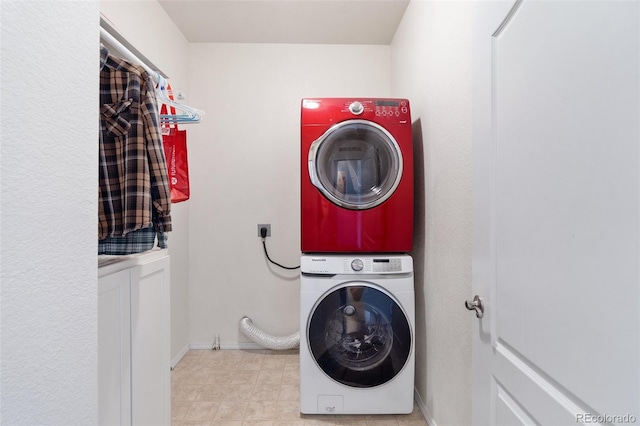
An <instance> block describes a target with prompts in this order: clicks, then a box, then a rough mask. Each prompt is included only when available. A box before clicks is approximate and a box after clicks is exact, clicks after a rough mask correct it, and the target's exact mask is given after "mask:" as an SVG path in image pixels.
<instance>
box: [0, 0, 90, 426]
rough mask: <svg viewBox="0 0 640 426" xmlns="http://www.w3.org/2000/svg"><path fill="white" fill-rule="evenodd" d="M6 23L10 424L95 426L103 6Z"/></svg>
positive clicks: (2, 261) (6, 389) (0, 410)
mask: <svg viewBox="0 0 640 426" xmlns="http://www.w3.org/2000/svg"><path fill="white" fill-rule="evenodd" d="M0 14H1V18H0V19H1V21H0V22H1V25H0V27H1V28H2V36H1V42H2V51H1V60H0V62H1V63H2V75H1V83H0V88H1V95H0V99H1V101H0V102H1V103H0V108H1V110H2V117H1V125H0V127H1V138H0V140H1V146H2V156H1V157H0V168H1V170H2V176H1V180H0V195H1V200H2V203H1V205H0V218H1V222H0V232H1V238H0V253H1V258H0V269H1V274H0V283H1V284H0V291H1V293H2V296H1V298H0V300H1V302H0V311H1V314H2V315H1V327H2V330H1V340H0V360H1V362H0V377H1V379H0V423H1V424H6V425H9V424H23V425H26V424H87V425H88V424H95V423H96V422H97V418H98V406H97V404H98V395H97V393H98V386H97V374H98V353H97V347H98V336H97V281H98V278H97V261H96V237H97V234H96V232H97V228H96V218H97V213H98V212H97V191H96V188H97V186H98V173H97V161H98V143H97V141H98V139H97V137H98V136H97V135H98V108H97V104H98V90H97V88H98V60H99V52H98V48H97V46H98V37H99V33H98V3H97V2H93V1H65V2H43V1H6V0H5V1H2V2H1V3H0Z"/></svg>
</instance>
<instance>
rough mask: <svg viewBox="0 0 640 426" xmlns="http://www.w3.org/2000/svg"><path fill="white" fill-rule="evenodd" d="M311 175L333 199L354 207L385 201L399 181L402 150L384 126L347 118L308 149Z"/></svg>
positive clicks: (363, 206)
mask: <svg viewBox="0 0 640 426" xmlns="http://www.w3.org/2000/svg"><path fill="white" fill-rule="evenodd" d="M308 161H309V164H308V166H309V177H310V179H311V182H312V183H313V185H314V186H315V187H316V188H318V189H319V190H320V192H322V193H323V194H324V196H325V197H327V198H328V199H329V200H330V201H331V202H333V203H334V204H337V205H338V206H341V207H344V208H347V209H352V210H364V209H370V208H373V207H375V206H378V205H380V204H382V203H384V202H385V201H386V200H387V199H388V198H389V197H391V195H393V192H394V191H395V190H396V188H397V187H398V185H399V184H400V179H401V178H402V152H401V151H400V147H399V145H398V143H397V142H396V140H395V138H394V137H393V136H392V135H391V133H389V132H388V131H387V130H386V129H385V128H384V127H382V126H380V125H378V124H376V123H374V122H371V121H368V120H347V121H343V122H340V123H338V124H336V125H334V126H332V127H331V128H329V130H327V131H326V132H325V133H324V134H323V135H322V136H320V138H318V139H317V140H315V141H314V142H313V143H312V144H311V147H310V149H309V156H308Z"/></svg>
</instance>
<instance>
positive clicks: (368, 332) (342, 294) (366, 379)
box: [307, 282, 412, 388]
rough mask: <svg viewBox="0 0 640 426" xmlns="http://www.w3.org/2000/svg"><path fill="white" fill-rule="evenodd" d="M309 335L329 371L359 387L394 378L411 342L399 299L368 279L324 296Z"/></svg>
mask: <svg viewBox="0 0 640 426" xmlns="http://www.w3.org/2000/svg"><path fill="white" fill-rule="evenodd" d="M307 338H308V342H307V343H308V345H309V349H310V350H311V353H312V355H313V357H314V359H315V361H316V363H317V365H318V366H319V367H320V368H321V369H322V371H324V372H325V374H327V375H328V376H329V377H331V378H332V379H333V380H335V381H337V382H339V383H342V384H344V385H347V386H351V387H358V388H368V387H374V386H379V385H382V384H384V383H386V382H388V381H390V380H391V379H393V378H394V377H395V376H396V375H397V374H398V373H399V372H400V371H401V370H402V368H403V367H404V366H405V364H406V363H407V360H408V359H409V355H410V353H411V344H412V336H411V329H410V327H409V321H408V320H407V316H406V314H405V313H404V311H403V310H402V307H401V306H400V305H399V303H398V302H397V301H396V300H395V299H394V298H393V297H392V296H391V295H390V294H389V293H387V292H386V291H384V290H383V289H382V288H381V287H378V286H375V285H373V284H370V283H364V282H352V283H349V284H348V285H344V286H342V287H339V288H337V289H333V290H331V291H330V292H329V293H327V294H325V295H324V296H323V297H322V298H321V299H320V300H319V301H318V302H317V303H316V305H315V307H314V309H313V311H312V313H311V316H310V318H309V321H308V324H307Z"/></svg>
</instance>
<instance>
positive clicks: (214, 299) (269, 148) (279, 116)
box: [189, 44, 390, 347]
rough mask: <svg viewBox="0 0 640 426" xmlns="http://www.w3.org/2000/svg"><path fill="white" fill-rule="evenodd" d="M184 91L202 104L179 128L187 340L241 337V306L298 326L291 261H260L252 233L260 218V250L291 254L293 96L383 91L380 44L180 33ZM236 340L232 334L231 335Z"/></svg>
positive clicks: (263, 324)
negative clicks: (186, 229)
mask: <svg viewBox="0 0 640 426" xmlns="http://www.w3.org/2000/svg"><path fill="white" fill-rule="evenodd" d="M189 49H190V50H189V61H190V63H189V82H190V85H191V86H192V87H194V88H197V91H195V90H194V93H193V94H192V102H193V103H194V104H195V105H198V106H199V107H200V108H202V109H204V110H205V111H206V113H207V114H206V116H205V120H203V121H202V123H201V124H199V125H198V126H195V127H194V129H193V132H192V133H191V134H190V138H191V140H190V146H189V149H190V161H191V164H190V166H191V172H192V174H191V179H192V184H193V186H192V190H193V199H192V201H191V210H190V219H189V226H190V232H191V234H190V258H191V275H190V279H191V287H190V292H191V293H190V300H191V302H190V309H189V312H190V330H191V342H194V343H199V342H202V343H204V342H208V343H210V342H211V341H212V340H213V338H214V337H215V335H216V334H220V340H221V343H222V346H223V347H225V346H226V347H237V346H238V344H239V343H238V342H240V343H244V342H248V341H249V340H248V339H246V338H245V337H244V336H242V335H241V334H239V332H238V321H239V320H240V319H241V318H242V316H243V315H247V316H249V317H250V318H251V319H252V320H253V322H254V323H255V324H256V325H257V326H258V327H260V328H262V329H264V330H265V331H267V332H269V333H272V334H276V335H284V334H289V333H293V332H295V331H297V330H298V325H299V324H298V323H299V316H298V315H299V291H300V287H299V279H298V274H299V272H297V271H293V272H286V271H283V270H280V269H279V268H277V267H275V266H269V265H268V264H267V262H266V260H265V257H264V254H263V252H262V244H261V240H260V238H258V236H257V235H258V234H257V224H258V223H270V224H271V231H272V236H271V237H270V238H268V239H267V246H268V248H269V250H270V255H271V257H272V258H273V259H274V260H276V261H278V262H280V263H283V264H285V265H298V264H299V261H300V258H299V257H300V229H299V228H300V100H301V99H302V98H303V97H329V96H388V95H389V83H390V67H389V54H390V49H389V46H344V45H341V46H335V45H332V46H328V45H287V44H191V45H190V46H189ZM240 346H242V345H240Z"/></svg>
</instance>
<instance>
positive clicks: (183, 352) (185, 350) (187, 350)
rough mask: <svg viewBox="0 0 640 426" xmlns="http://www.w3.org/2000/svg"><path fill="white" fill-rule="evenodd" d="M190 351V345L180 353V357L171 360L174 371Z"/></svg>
mask: <svg viewBox="0 0 640 426" xmlns="http://www.w3.org/2000/svg"><path fill="white" fill-rule="evenodd" d="M189 349H191V346H190V345H187V346H185V347H184V348H182V350H181V351H180V352H178V355H176V357H175V358H173V359H172V360H171V369H172V370H173V369H174V368H176V365H178V363H179V362H180V361H181V360H182V358H184V356H185V355H186V354H187V352H189Z"/></svg>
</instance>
